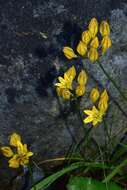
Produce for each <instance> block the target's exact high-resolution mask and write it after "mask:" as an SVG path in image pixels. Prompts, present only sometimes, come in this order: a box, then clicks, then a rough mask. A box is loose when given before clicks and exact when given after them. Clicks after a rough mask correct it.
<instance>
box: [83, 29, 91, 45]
mask: <svg viewBox="0 0 127 190" xmlns="http://www.w3.org/2000/svg"><path fill="white" fill-rule="evenodd" d="M90 40H91V34H90V31H89V30H86V31H84V32H83V33H82V41H83V42H84V43H85V44H86V45H87V44H88V43H89V42H90Z"/></svg>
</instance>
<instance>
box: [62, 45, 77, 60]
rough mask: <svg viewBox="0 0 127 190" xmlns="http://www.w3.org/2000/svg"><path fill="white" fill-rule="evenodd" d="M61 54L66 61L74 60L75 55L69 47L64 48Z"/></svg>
mask: <svg viewBox="0 0 127 190" xmlns="http://www.w3.org/2000/svg"><path fill="white" fill-rule="evenodd" d="M63 53H64V55H65V56H66V57H67V58H68V59H73V58H76V57H77V55H76V54H75V53H74V51H73V49H72V48H70V47H64V48H63Z"/></svg>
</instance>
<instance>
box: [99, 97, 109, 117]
mask: <svg viewBox="0 0 127 190" xmlns="http://www.w3.org/2000/svg"><path fill="white" fill-rule="evenodd" d="M98 109H99V110H100V111H101V113H103V114H105V112H106V111H107V109H108V102H107V101H104V100H102V99H100V100H99V103H98Z"/></svg>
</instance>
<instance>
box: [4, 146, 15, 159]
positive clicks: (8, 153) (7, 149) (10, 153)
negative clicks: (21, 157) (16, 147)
mask: <svg viewBox="0 0 127 190" xmlns="http://www.w3.org/2000/svg"><path fill="white" fill-rule="evenodd" d="M1 152H2V154H3V155H4V156H6V157H8V158H10V157H12V156H13V154H14V153H13V151H12V149H11V148H10V147H8V146H3V147H2V148H1Z"/></svg>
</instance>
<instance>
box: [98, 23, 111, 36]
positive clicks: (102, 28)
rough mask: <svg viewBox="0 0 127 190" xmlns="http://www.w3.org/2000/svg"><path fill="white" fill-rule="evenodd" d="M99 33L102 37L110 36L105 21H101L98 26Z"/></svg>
mask: <svg viewBox="0 0 127 190" xmlns="http://www.w3.org/2000/svg"><path fill="white" fill-rule="evenodd" d="M100 33H101V35H102V36H109V35H110V27H109V24H108V22H107V21H102V22H101V24H100Z"/></svg>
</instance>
